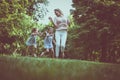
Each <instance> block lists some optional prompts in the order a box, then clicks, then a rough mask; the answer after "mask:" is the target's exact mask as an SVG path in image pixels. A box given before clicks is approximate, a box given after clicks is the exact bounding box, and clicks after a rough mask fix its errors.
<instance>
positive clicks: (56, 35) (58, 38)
mask: <svg viewBox="0 0 120 80" xmlns="http://www.w3.org/2000/svg"><path fill="white" fill-rule="evenodd" d="M55 40H56V48H55V56H56V58H58V57H59V52H60V32H59V31H56V32H55Z"/></svg>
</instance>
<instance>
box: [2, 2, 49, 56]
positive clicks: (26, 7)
mask: <svg viewBox="0 0 120 80" xmlns="http://www.w3.org/2000/svg"><path fill="white" fill-rule="evenodd" d="M35 1H36V0H1V1H0V10H1V11H0V53H6V54H11V53H13V52H15V51H16V50H18V52H19V53H25V41H26V38H27V37H28V35H29V33H30V30H31V28H32V27H35V25H36V24H37V23H36V22H34V21H33V20H32V15H30V13H32V12H30V11H31V9H30V6H32V5H33V4H34V3H35ZM37 1H39V2H41V3H46V1H47V0H37ZM29 12H30V13H29ZM37 26H38V27H39V26H41V25H37Z"/></svg>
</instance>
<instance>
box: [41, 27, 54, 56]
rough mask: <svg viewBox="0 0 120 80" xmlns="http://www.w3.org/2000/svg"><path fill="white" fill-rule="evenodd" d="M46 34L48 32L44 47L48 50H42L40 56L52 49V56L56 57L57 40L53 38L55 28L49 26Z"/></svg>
mask: <svg viewBox="0 0 120 80" xmlns="http://www.w3.org/2000/svg"><path fill="white" fill-rule="evenodd" d="M45 34H46V36H45V39H44V48H45V49H46V50H45V51H44V52H42V53H41V55H40V56H43V55H44V54H45V53H47V52H49V51H50V50H51V51H52V53H53V55H52V57H54V49H53V42H54V43H55V41H54V40H53V36H54V34H53V28H49V29H48V31H46V32H45Z"/></svg>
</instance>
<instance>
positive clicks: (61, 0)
mask: <svg viewBox="0 0 120 80" xmlns="http://www.w3.org/2000/svg"><path fill="white" fill-rule="evenodd" d="M48 1H49V4H48V6H47V9H48V13H47V15H46V16H45V18H44V19H43V20H42V21H41V22H42V23H43V24H48V23H49V20H48V17H49V16H51V17H54V16H55V15H54V9H55V8H59V9H61V10H62V12H63V14H64V15H65V16H68V15H69V14H70V9H72V6H71V4H72V0H48Z"/></svg>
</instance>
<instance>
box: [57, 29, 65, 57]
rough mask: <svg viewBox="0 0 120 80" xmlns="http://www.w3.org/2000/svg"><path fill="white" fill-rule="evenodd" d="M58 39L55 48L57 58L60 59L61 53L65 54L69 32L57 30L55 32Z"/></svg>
mask: <svg viewBox="0 0 120 80" xmlns="http://www.w3.org/2000/svg"><path fill="white" fill-rule="evenodd" d="M55 39H56V48H55V56H56V57H59V53H60V50H61V53H63V52H64V49H65V45H66V40H67V30H56V32H55Z"/></svg>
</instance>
